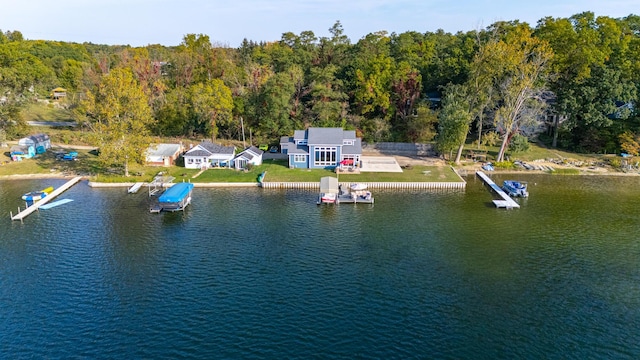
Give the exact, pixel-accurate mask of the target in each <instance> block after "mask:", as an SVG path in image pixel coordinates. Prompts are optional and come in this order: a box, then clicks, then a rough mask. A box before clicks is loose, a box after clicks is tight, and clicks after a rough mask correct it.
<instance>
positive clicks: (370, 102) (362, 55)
mask: <svg viewBox="0 0 640 360" xmlns="http://www.w3.org/2000/svg"><path fill="white" fill-rule="evenodd" d="M354 59H355V64H354V78H353V80H354V84H353V85H354V96H353V105H354V106H355V108H356V109H357V111H358V114H359V115H362V116H365V117H379V118H383V119H385V120H386V119H388V115H389V109H390V107H391V93H390V90H391V79H392V69H393V65H394V64H393V59H392V58H391V56H390V55H389V37H388V36H387V34H386V32H378V33H374V34H369V35H367V36H366V37H365V38H364V39H362V40H360V41H359V42H358V44H357V46H356V54H355V57H354Z"/></svg>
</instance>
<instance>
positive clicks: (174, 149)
mask: <svg viewBox="0 0 640 360" xmlns="http://www.w3.org/2000/svg"><path fill="white" fill-rule="evenodd" d="M182 151H183V147H182V144H154V145H151V146H149V148H148V149H147V156H146V162H147V165H151V166H166V167H168V166H172V165H175V164H176V160H177V159H178V157H179V156H180V154H182Z"/></svg>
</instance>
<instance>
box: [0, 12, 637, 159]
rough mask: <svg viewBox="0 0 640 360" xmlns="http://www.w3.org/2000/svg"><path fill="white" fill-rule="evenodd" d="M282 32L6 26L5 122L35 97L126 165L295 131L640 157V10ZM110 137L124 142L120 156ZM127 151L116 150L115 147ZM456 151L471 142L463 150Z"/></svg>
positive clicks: (1, 95) (0, 93) (19, 124)
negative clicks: (55, 30) (125, 40)
mask: <svg viewBox="0 0 640 360" xmlns="http://www.w3.org/2000/svg"><path fill="white" fill-rule="evenodd" d="M329 34H330V36H328V37H318V36H316V35H315V34H314V33H313V32H311V31H304V32H302V33H300V34H298V35H297V34H293V33H284V34H283V35H282V38H281V39H280V40H279V41H274V42H268V43H263V42H260V43H257V42H253V41H251V40H245V41H243V43H242V44H241V46H240V47H239V48H237V49H234V48H229V47H225V46H218V45H217V44H216V43H215V42H213V41H212V39H210V38H209V36H207V35H204V34H187V35H185V36H184V38H183V41H182V43H180V44H178V45H177V46H171V47H167V46H161V45H149V46H146V47H138V48H134V47H130V46H110V45H97V44H92V43H84V44H77V43H66V42H55V41H40V40H26V39H24V38H23V36H22V34H21V33H20V32H19V31H6V32H2V31H0V128H1V130H0V131H3V132H4V136H7V137H13V136H19V135H21V134H23V133H24V132H26V131H28V130H27V129H26V128H25V124H24V121H22V120H21V117H20V114H21V109H22V108H23V107H24V106H25V104H26V103H28V102H30V101H34V100H37V99H47V98H48V97H49V96H50V94H51V90H52V89H54V88H56V87H62V88H65V89H66V90H67V96H66V98H65V99H64V100H63V103H64V106H66V107H68V108H69V109H72V110H73V113H74V114H75V115H76V117H77V119H76V120H77V121H78V122H79V123H81V124H82V125H83V126H82V127H81V128H82V129H85V130H86V131H91V132H93V133H94V134H95V141H96V142H97V144H99V145H101V146H102V147H103V148H104V149H105V151H106V152H107V154H109V156H111V157H113V158H118V157H123V156H124V157H127V156H129V155H131V156H133V154H134V153H133V152H132V153H128V154H127V153H126V152H125V151H124V150H123V149H128V148H129V147H139V146H143V145H144V143H145V139H146V137H145V136H147V135H157V136H166V137H171V136H181V137H191V138H213V139H240V138H241V137H242V131H243V128H244V129H245V131H246V132H247V133H249V132H251V134H252V137H253V139H255V140H256V142H260V143H274V142H277V141H278V139H279V138H280V137H281V136H283V135H291V134H292V133H293V131H294V130H295V129H303V128H306V127H311V126H315V127H343V128H346V129H355V130H356V131H357V133H358V135H359V136H361V137H362V138H363V139H364V140H365V141H368V142H374V141H398V142H428V141H435V142H436V144H437V148H438V149H439V151H440V152H441V153H443V154H447V155H448V156H454V153H455V152H456V151H457V150H461V145H462V144H465V143H471V142H476V143H477V144H478V145H479V144H485V143H489V142H494V144H495V145H501V148H500V149H501V151H500V154H499V160H500V159H501V158H502V156H503V155H504V151H505V149H506V148H507V147H508V146H509V144H518V143H521V142H523V141H525V142H526V141H527V138H528V139H529V140H531V139H533V138H536V139H539V140H541V141H544V142H546V143H548V144H549V145H550V146H555V147H559V148H563V149H567V150H571V151H576V152H591V153H603V152H607V153H613V152H619V151H624V152H628V153H633V154H637V153H638V152H639V151H640V117H639V116H638V108H637V106H635V105H636V104H637V103H638V94H640V17H639V16H636V15H629V16H627V17H625V18H619V19H614V18H610V17H595V16H594V14H593V13H591V12H585V13H581V14H577V15H574V16H572V17H570V18H551V17H547V18H543V19H541V20H539V21H538V23H537V25H536V26H535V27H531V26H530V25H529V24H526V23H520V22H519V21H510V22H497V23H494V24H492V25H490V26H488V27H487V28H485V29H482V30H477V31H470V32H464V33H463V32H458V33H456V34H451V33H446V32H443V31H436V32H426V33H420V32H415V31H410V32H405V33H401V34H396V33H392V34H388V33H386V32H384V31H380V32H375V33H370V34H368V35H367V36H365V37H363V38H362V39H360V40H358V41H357V42H356V43H351V41H350V39H349V38H348V37H347V36H345V35H344V32H343V28H342V25H341V24H340V22H336V23H335V24H334V25H333V26H332V27H331V28H330V29H329ZM107 144H112V145H113V146H111V148H110V150H109V146H107ZM114 144H115V145H114ZM458 153H459V151H458Z"/></svg>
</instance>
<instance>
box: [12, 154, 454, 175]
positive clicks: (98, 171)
mask: <svg viewBox="0 0 640 360" xmlns="http://www.w3.org/2000/svg"><path fill="white" fill-rule="evenodd" d="M63 151H64V152H68V151H71V150H70V149H64V150H62V149H52V150H49V151H48V152H47V153H45V154H41V155H38V156H37V157H35V158H32V159H26V160H23V161H19V162H13V161H10V159H9V156H8V155H9V154H8V151H7V152H6V153H4V155H3V156H4V158H3V160H2V161H0V163H3V164H4V165H1V166H0V176H3V175H28V174H49V173H52V172H56V173H69V174H80V175H86V176H90V178H91V180H92V181H96V182H108V183H117V182H127V183H131V182H138V181H143V182H149V181H151V180H153V178H154V176H156V175H157V174H158V173H160V172H163V173H164V174H165V175H168V176H172V177H174V178H175V179H176V180H175V181H182V180H185V181H191V182H194V183H208V182H231V183H234V182H235V183H238V182H256V181H257V179H258V175H260V173H262V172H263V171H266V172H267V173H266V177H265V182H319V181H320V178H321V177H323V176H336V174H335V173H334V172H333V171H330V170H316V169H314V170H309V169H289V167H288V166H287V162H286V161H283V160H275V161H274V160H266V161H265V162H264V163H263V164H262V165H260V166H255V167H253V168H252V169H251V170H247V171H237V170H233V169H209V170H206V171H204V172H202V173H201V174H200V175H198V176H197V177H195V178H194V177H193V176H194V175H196V174H198V173H199V170H197V169H185V168H184V167H181V166H172V167H170V168H164V167H156V166H142V165H137V164H133V165H131V166H130V167H129V173H130V176H129V177H125V176H124V175H123V171H122V169H104V168H102V167H101V166H100V164H99V163H98V158H97V156H96V155H95V153H93V152H92V151H89V150H77V152H78V160H77V161H63V160H57V159H56V156H55V153H56V152H63ZM339 179H340V181H344V182H450V181H459V180H460V179H459V178H458V176H457V175H456V174H455V173H454V172H453V170H452V169H451V168H450V167H448V166H443V167H438V166H412V167H406V168H405V169H403V172H402V173H361V174H340V175H339Z"/></svg>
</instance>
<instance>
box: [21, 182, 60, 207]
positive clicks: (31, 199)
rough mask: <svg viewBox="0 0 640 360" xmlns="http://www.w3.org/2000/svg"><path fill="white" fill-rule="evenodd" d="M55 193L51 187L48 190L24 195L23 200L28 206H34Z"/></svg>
mask: <svg viewBox="0 0 640 360" xmlns="http://www.w3.org/2000/svg"><path fill="white" fill-rule="evenodd" d="M51 192H53V186H49V187H48V188H46V189H42V190H40V191H32V192H28V193H26V194H24V195H22V200H24V201H26V202H27V205H28V206H31V205H33V203H35V202H36V201H39V200H42V199H44V198H45V197H46V196H47V195H49V194H50V193H51Z"/></svg>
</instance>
